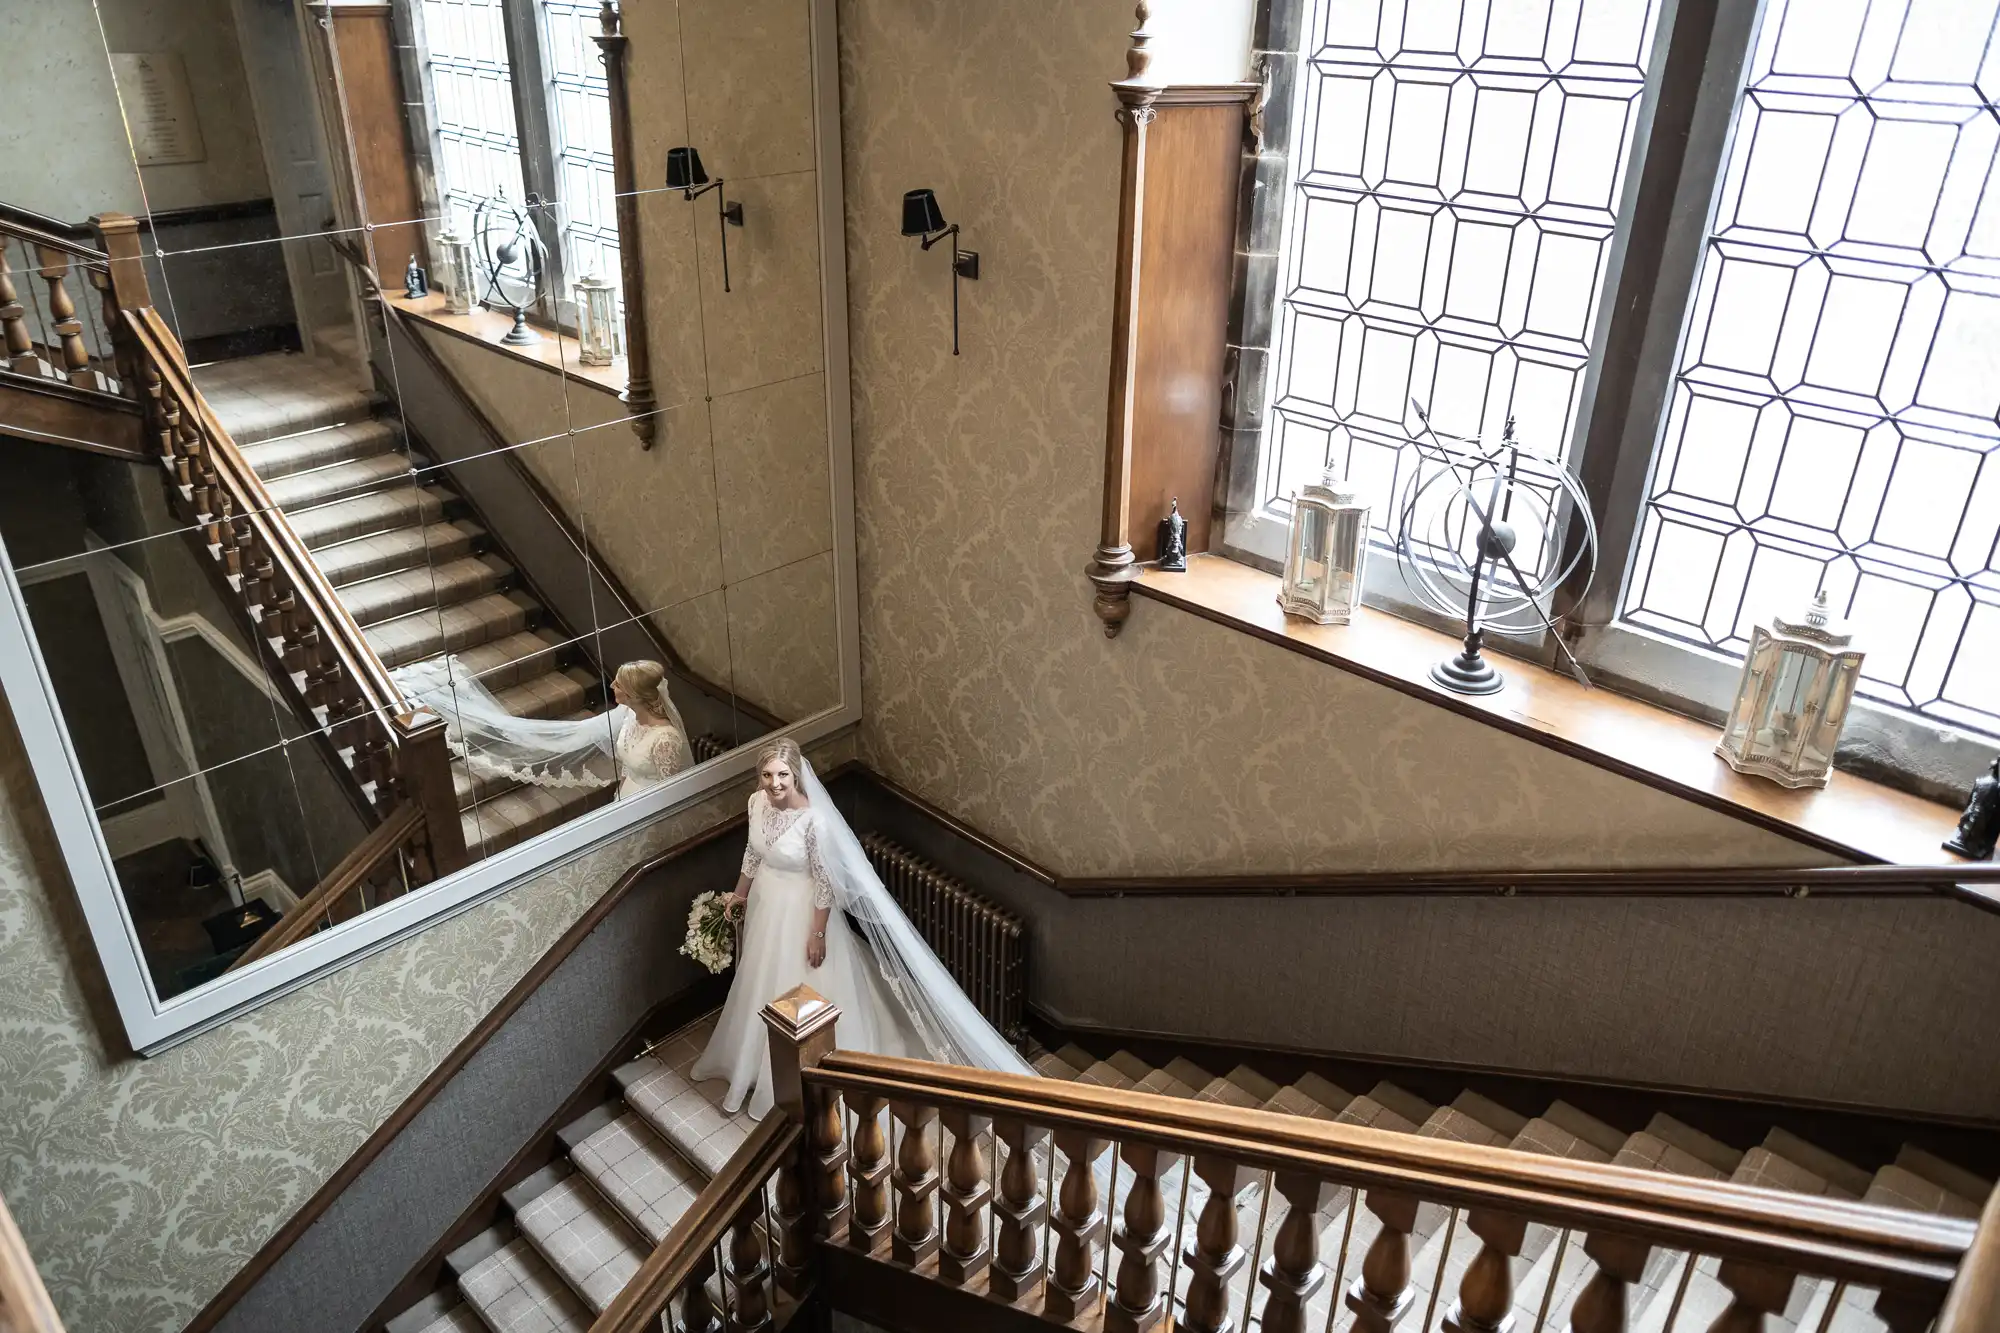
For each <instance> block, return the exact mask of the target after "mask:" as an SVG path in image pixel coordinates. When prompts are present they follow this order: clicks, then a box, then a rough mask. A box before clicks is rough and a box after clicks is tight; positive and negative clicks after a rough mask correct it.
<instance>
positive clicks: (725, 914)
mask: <svg viewBox="0 0 2000 1333" xmlns="http://www.w3.org/2000/svg"><path fill="white" fill-rule="evenodd" d="M729 897H730V895H728V894H726V893H703V894H698V895H696V897H695V900H694V906H693V907H692V908H690V909H689V911H688V933H687V939H686V940H685V941H683V942H682V944H681V952H682V953H684V954H686V955H687V956H688V957H689V958H692V959H694V960H695V961H696V962H697V963H700V964H701V965H702V966H703V967H705V968H707V969H708V970H709V971H710V972H720V971H722V970H723V969H725V968H727V967H728V966H729V965H730V964H731V963H733V962H735V961H736V929H735V926H734V925H733V924H732V923H731V922H730V920H729Z"/></svg>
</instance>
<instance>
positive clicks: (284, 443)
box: [241, 417, 402, 485]
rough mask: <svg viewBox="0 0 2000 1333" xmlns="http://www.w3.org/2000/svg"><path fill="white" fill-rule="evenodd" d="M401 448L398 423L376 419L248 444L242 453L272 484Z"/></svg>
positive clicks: (260, 477)
mask: <svg viewBox="0 0 2000 1333" xmlns="http://www.w3.org/2000/svg"><path fill="white" fill-rule="evenodd" d="M401 446H402V432H401V431H400V430H398V429H397V427H396V424H395V423H394V422H393V421H385V420H383V419H381V418H379V417H376V418H370V419H366V420H362V421H349V422H346V423H344V424H342V425H338V426H321V427H320V428H318V429H317V430H309V431H306V432H304V433H303V434H299V435H287V436H281V437H279V438H277V439H274V440H267V441H265V442H264V443H262V444H247V445H244V446H242V449H241V452H242V454H243V461H244V462H246V463H248V464H249V465H250V470H251V471H253V472H255V473H256V474H257V476H258V478H259V479H260V480H262V481H263V482H264V483H265V484H266V485H268V484H269V483H271V482H274V481H276V480H278V479H279V478H280V477H289V476H291V475H292V474H293V473H295V472H310V471H311V470H312V469H314V468H318V467H326V466H328V465H329V464H333V463H347V462H352V461H353V460H355V459H357V458H369V457H372V456H374V455H376V454H385V453H392V452H395V451H397V450H398V449H400V448H401Z"/></svg>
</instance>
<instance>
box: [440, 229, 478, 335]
mask: <svg viewBox="0 0 2000 1333" xmlns="http://www.w3.org/2000/svg"><path fill="white" fill-rule="evenodd" d="M434 256H435V260H436V262H435V263H434V264H432V268H433V269H434V270H435V272H434V273H433V274H432V277H433V278H434V279H435V281H434V283H433V286H435V288H436V289H437V291H438V292H439V293H441V294H442V295H443V296H444V312H445V313H446V314H447V315H469V314H471V313H472V310H473V307H474V306H475V305H476V304H477V303H478V299H479V298H478V295H477V292H476V288H477V287H478V285H479V274H478V271H477V270H476V269H474V268H473V266H472V242H471V241H469V240H467V239H466V238H465V237H463V236H460V235H459V234H458V232H457V231H455V230H452V229H449V228H447V229H446V230H445V231H444V232H443V233H441V234H440V235H439V236H438V238H437V245H436V247H435V250H434Z"/></svg>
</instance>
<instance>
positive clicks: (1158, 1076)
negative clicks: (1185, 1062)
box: [1132, 1069, 1195, 1099]
mask: <svg viewBox="0 0 2000 1333" xmlns="http://www.w3.org/2000/svg"><path fill="white" fill-rule="evenodd" d="M1132 1087H1133V1089H1134V1090H1135V1091H1138V1092H1150V1093H1152V1094H1153V1095H1154V1096H1156V1097H1181V1098H1190V1099H1191V1098H1193V1096H1194V1093H1195V1090H1194V1089H1193V1088H1190V1087H1189V1086H1188V1085H1187V1084H1185V1083H1183V1082H1181V1081H1180V1080H1179V1079H1177V1078H1175V1077H1174V1076H1173V1075H1172V1074H1169V1073H1168V1072H1167V1071H1166V1070H1164V1069H1155V1070H1154V1071H1152V1072H1151V1073H1150V1074H1147V1075H1146V1077H1144V1078H1142V1079H1140V1080H1139V1081H1138V1082H1137V1083H1134V1084H1133V1085H1132Z"/></svg>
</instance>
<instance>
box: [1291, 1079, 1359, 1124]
mask: <svg viewBox="0 0 2000 1333" xmlns="http://www.w3.org/2000/svg"><path fill="white" fill-rule="evenodd" d="M1292 1087H1293V1088H1294V1089H1296V1090H1297V1091H1299V1092H1301V1093H1303V1094H1305V1095H1306V1096H1307V1097H1310V1098H1312V1100H1314V1101H1316V1102H1318V1103H1319V1104H1320V1105H1321V1106H1324V1107H1325V1108H1326V1109H1327V1110H1329V1111H1331V1112H1333V1113H1334V1114H1335V1115H1339V1114H1340V1113H1341V1112H1342V1111H1343V1110H1345V1109H1346V1108H1347V1104H1348V1103H1349V1102H1351V1101H1353V1100H1354V1094H1353V1093H1351V1092H1349V1091H1348V1090H1347V1089H1346V1088H1343V1087H1341V1086H1340V1085H1339V1084H1338V1083H1335V1082H1334V1081H1333V1080H1332V1079H1329V1078H1321V1077H1320V1076H1319V1075H1318V1074H1314V1073H1311V1072H1307V1073H1304V1074H1301V1075H1299V1076H1298V1077H1297V1078H1296V1079H1293V1080H1292Z"/></svg>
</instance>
